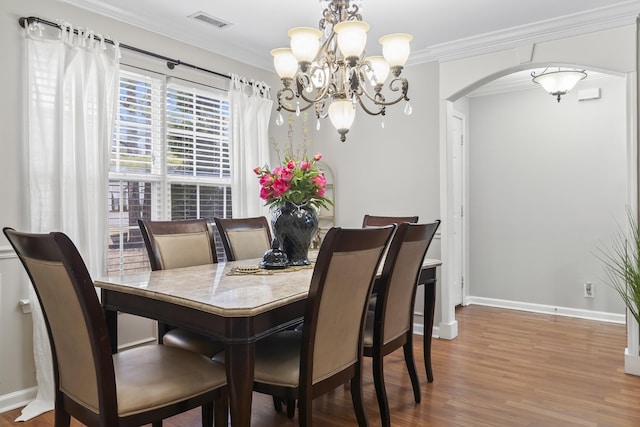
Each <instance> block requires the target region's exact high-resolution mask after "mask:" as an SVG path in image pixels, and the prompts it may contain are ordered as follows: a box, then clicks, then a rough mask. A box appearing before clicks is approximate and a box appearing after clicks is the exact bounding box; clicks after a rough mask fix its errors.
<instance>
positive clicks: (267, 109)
mask: <svg viewBox="0 0 640 427" xmlns="http://www.w3.org/2000/svg"><path fill="white" fill-rule="evenodd" d="M247 89H249V90H250V92H251V93H250V94H247ZM269 90H270V88H269V86H267V84H266V83H264V82H247V81H246V80H245V79H242V78H240V77H238V76H237V75H235V74H234V75H232V76H231V89H230V90H229V98H230V103H231V129H232V131H231V138H232V156H233V159H232V164H233V180H232V190H231V200H232V206H231V207H232V210H233V216H234V217H236V218H242V217H253V216H261V215H268V212H269V210H268V209H267V208H265V207H264V202H263V201H262V200H261V199H260V197H259V194H260V185H259V184H258V178H257V177H256V175H255V173H254V172H253V169H254V168H255V167H256V166H264V165H265V164H268V163H269V118H270V117H271V109H272V107H273V101H272V100H271V99H269Z"/></svg>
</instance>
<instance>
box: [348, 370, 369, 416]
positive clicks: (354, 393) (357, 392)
mask: <svg viewBox="0 0 640 427" xmlns="http://www.w3.org/2000/svg"><path fill="white" fill-rule="evenodd" d="M360 369H362V368H360ZM351 401H352V402H353V409H354V410H355V412H356V419H357V420H358V426H359V427H368V426H369V421H367V414H366V412H365V410H364V403H363V400H362V380H361V379H360V378H359V377H355V378H352V379H351Z"/></svg>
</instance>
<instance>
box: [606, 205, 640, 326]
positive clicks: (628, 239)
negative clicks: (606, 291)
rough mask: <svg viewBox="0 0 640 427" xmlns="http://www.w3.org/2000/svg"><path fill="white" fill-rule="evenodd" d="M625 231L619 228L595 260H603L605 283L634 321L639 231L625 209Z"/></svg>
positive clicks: (639, 298)
mask: <svg viewBox="0 0 640 427" xmlns="http://www.w3.org/2000/svg"><path fill="white" fill-rule="evenodd" d="M627 218H628V223H629V230H628V232H625V231H624V230H623V229H622V227H621V228H620V232H619V233H618V235H617V236H615V237H614V239H613V243H612V245H611V248H610V249H609V250H601V255H600V256H599V259H600V260H601V261H602V262H603V263H604V266H605V271H606V274H607V284H608V285H609V286H611V287H612V288H613V289H614V290H615V291H616V292H617V293H618V295H620V297H621V298H622V300H623V301H624V304H625V305H626V307H627V309H628V310H629V311H630V312H631V314H632V315H633V317H634V318H635V319H636V322H638V323H640V313H639V311H638V306H640V233H639V231H638V221H637V219H636V217H635V215H634V214H633V212H632V211H631V209H629V210H628V211H627Z"/></svg>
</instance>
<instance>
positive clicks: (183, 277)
mask: <svg viewBox="0 0 640 427" xmlns="http://www.w3.org/2000/svg"><path fill="white" fill-rule="evenodd" d="M259 262H260V259H255V260H243V261H234V262H220V263H217V264H209V265H200V266H194V267H185V268H175V269H170V270H158V271H149V272H145V273H140V274H131V275H123V276H112V277H107V278H100V279H98V280H96V281H95V286H96V287H98V288H102V289H107V290H112V291H118V292H124V293H128V294H134V295H139V296H143V297H146V298H151V299H156V300H160V301H165V302H170V303H173V304H179V305H182V306H185V307H189V308H193V309H197V310H201V311H204V312H207V313H212V314H217V315H221V316H225V317H242V316H255V315H257V314H260V313H263V312H266V311H269V310H271V309H273V308H276V307H281V306H284V305H287V304H289V303H292V302H295V301H299V300H303V299H305V298H306V297H307V293H308V291H309V284H310V283H311V276H312V275H313V268H312V266H310V267H308V268H288V269H284V270H269V272H268V273H270V274H265V273H267V272H265V271H264V270H261V271H260V272H258V274H252V273H246V274H239V273H238V270H237V268H238V267H239V266H251V265H255V266H257V265H258V264H259ZM440 264H441V262H440V261H439V260H433V259H426V260H425V262H424V263H423V267H424V268H429V267H437V266H439V265H440Z"/></svg>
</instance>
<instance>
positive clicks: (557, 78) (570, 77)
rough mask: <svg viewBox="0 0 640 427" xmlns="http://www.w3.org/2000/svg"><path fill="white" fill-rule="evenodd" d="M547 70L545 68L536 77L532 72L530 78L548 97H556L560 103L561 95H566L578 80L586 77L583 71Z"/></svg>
mask: <svg viewBox="0 0 640 427" xmlns="http://www.w3.org/2000/svg"><path fill="white" fill-rule="evenodd" d="M548 70H549V69H548V68H545V70H544V71H543V72H542V73H540V74H538V75H536V73H535V72H532V73H531V77H533V81H534V83H538V84H540V85H541V86H542V87H543V88H544V90H546V91H547V92H549V94H550V95H552V96H555V97H557V99H558V102H560V97H561V96H562V95H566V94H567V92H569V91H570V90H571V89H573V88H574V87H575V85H576V84H578V82H579V81H580V80H582V79H584V78H586V77H587V73H585V72H584V70H561V69H559V68H558V70H557V71H548Z"/></svg>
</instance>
